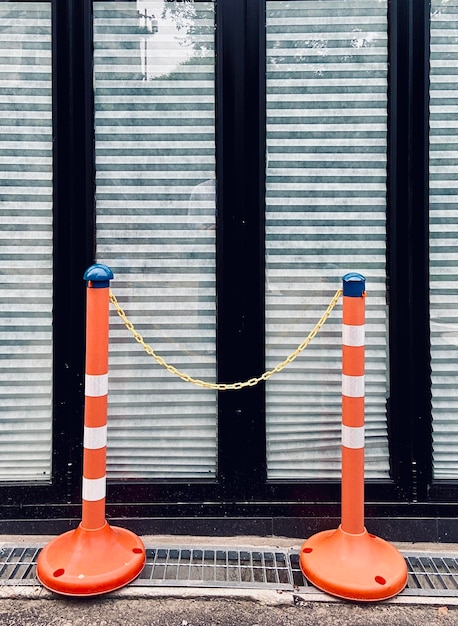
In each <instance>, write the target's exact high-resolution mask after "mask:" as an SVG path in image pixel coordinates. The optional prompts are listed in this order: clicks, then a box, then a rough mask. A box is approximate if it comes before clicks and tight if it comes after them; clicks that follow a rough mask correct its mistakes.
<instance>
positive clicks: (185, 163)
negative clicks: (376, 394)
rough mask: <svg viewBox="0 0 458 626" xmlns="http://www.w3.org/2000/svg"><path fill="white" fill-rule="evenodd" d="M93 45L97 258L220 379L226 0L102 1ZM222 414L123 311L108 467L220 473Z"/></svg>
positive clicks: (149, 320) (144, 317) (160, 326)
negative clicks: (218, 247) (218, 179)
mask: <svg viewBox="0 0 458 626" xmlns="http://www.w3.org/2000/svg"><path fill="white" fill-rule="evenodd" d="M94 47H95V51H94V54H95V60H94V65H95V109H96V114H95V116H96V117H95V124H96V170H97V192H96V204H97V255H98V260H99V261H100V262H103V263H106V264H108V265H109V266H110V267H111V268H112V269H113V271H114V274H115V280H114V281H113V283H112V288H113V291H114V292H115V294H116V295H117V297H118V300H119V303H120V305H121V306H122V307H123V308H124V309H125V311H126V313H127V314H128V316H129V318H130V319H131V321H132V322H133V323H134V325H135V326H136V328H137V330H138V331H139V332H140V333H141V334H142V335H144V337H145V340H146V341H147V342H148V343H150V344H152V345H153V347H154V349H155V350H156V352H158V353H159V354H160V355H161V356H162V357H163V358H165V359H166V360H167V361H168V362H170V363H171V364H173V365H174V366H175V367H177V368H178V369H180V370H183V371H185V372H186V373H190V374H191V375H194V376H198V377H199V378H204V379H208V380H215V378H216V365H215V363H216V358H215V186H214V184H215V183H214V178H215V137H214V126H215V124H214V80H215V77H214V5H213V4H212V3H211V2H198V3H167V2H164V1H163V0H148V1H145V0H143V1H141V0H138V2H137V3H136V4H135V3H132V2H95V3H94ZM216 417H217V404H216V394H215V393H214V392H213V391H208V390H204V389H199V388H197V387H192V386H191V385H189V384H187V383H184V382H182V381H180V380H179V379H178V378H175V377H173V376H171V375H170V374H169V373H167V372H166V371H165V370H163V369H161V368H160V367H159V366H158V365H156V363H155V362H154V361H153V359H152V358H151V357H148V356H147V355H146V353H145V352H144V351H143V350H142V348H141V347H140V346H139V345H138V344H136V343H135V341H134V340H133V339H132V337H131V336H130V335H129V334H128V332H127V331H126V329H125V328H124V326H123V325H122V323H121V321H120V320H119V319H118V318H117V316H116V314H115V313H113V317H112V326H111V336H110V385H109V422H108V423H109V441H108V476H109V477H111V478H129V477H132V478H160V479H162V478H177V479H180V478H181V479H190V478H199V479H205V478H209V479H212V478H214V477H215V474H216V449H217V427H216Z"/></svg>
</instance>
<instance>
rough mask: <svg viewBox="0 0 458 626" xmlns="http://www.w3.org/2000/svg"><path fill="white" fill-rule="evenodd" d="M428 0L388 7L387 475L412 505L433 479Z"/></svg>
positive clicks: (398, 1) (401, 0)
mask: <svg viewBox="0 0 458 626" xmlns="http://www.w3.org/2000/svg"><path fill="white" fill-rule="evenodd" d="M429 11H430V9H429V1H428V0H392V2H391V11H390V57H391V58H390V106H389V120H390V126H389V127H390V136H389V159H388V162H389V176H388V180H389V190H388V211H389V214H388V275H389V294H390V360H391V397H390V404H389V425H390V440H391V459H392V471H393V476H394V478H395V480H396V481H397V483H398V485H399V487H400V489H401V491H402V492H403V494H404V495H405V497H406V498H408V499H409V500H411V501H414V502H415V501H422V500H423V501H424V500H425V499H426V498H427V491H428V485H429V483H430V480H431V471H432V470H431V467H432V442H431V392H430V389H431V375H430V362H429V352H430V342H429V253H428V249H429V241H428V237H429V232H428V223H429V215H428V214H429V180H428V160H429V151H428V118H429Z"/></svg>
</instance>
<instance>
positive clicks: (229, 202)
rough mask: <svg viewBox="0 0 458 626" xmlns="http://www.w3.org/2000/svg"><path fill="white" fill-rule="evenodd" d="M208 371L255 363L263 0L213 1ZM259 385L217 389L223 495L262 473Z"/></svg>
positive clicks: (240, 495)
mask: <svg viewBox="0 0 458 626" xmlns="http://www.w3.org/2000/svg"><path fill="white" fill-rule="evenodd" d="M216 11H217V18H216V22H217V67H216V80H217V113H216V118H217V155H216V157H217V165H216V170H217V208H218V220H217V246H218V252H217V284H218V338H217V346H218V379H219V381H220V382H235V381H243V380H246V379H248V378H252V377H255V376H259V375H260V374H261V373H262V372H263V371H264V336H265V332H264V310H265V305H264V295H265V294H264V206H265V191H264V180H265V104H264V103H265V89H264V81H265V71H264V69H263V68H264V67H265V58H264V47H265V46H264V30H265V27H264V24H265V21H264V0H218V2H217V5H216ZM264 413H265V412H264V385H263V384H260V385H257V386H256V387H249V388H246V389H244V390H242V391H231V392H222V393H220V396H219V427H218V438H219V479H220V481H221V486H222V496H223V498H224V499H230V500H234V501H237V500H245V499H249V498H250V495H252V494H253V493H254V491H255V488H256V485H259V484H260V483H262V482H263V481H264V480H265V417H264Z"/></svg>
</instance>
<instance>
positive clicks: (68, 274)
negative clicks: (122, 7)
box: [53, 0, 95, 503]
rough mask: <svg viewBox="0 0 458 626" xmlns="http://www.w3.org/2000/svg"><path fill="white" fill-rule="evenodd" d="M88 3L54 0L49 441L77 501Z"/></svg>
mask: <svg viewBox="0 0 458 626" xmlns="http://www.w3.org/2000/svg"><path fill="white" fill-rule="evenodd" d="M91 42H92V36H91V1H90V0H54V1H53V136H54V153H53V163H54V172H53V178H54V197H53V208H54V320H53V323H54V332H53V344H54V348H53V361H54V440H53V455H54V462H53V476H54V480H55V482H56V484H57V485H58V486H59V491H60V494H61V498H62V500H64V501H65V502H68V503H70V502H73V501H77V502H78V501H80V487H81V470H82V427H83V405H84V345H85V341H84V337H85V328H84V325H85V314H84V311H85V309H84V306H85V305H84V302H85V283H84V280H83V275H84V271H85V269H86V268H87V267H88V266H89V265H90V264H91V263H92V262H93V258H94V241H95V238H94V206H93V205H94V185H93V178H94V167H93V159H94V155H93V123H92V110H93V107H92V100H93V97H92V76H91V68H92V54H91Z"/></svg>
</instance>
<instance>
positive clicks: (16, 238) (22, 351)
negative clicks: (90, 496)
mask: <svg viewBox="0 0 458 626" xmlns="http://www.w3.org/2000/svg"><path fill="white" fill-rule="evenodd" d="M0 32H1V37H0V70H1V71H0V109H1V112H2V121H1V131H0V134H1V145H2V149H1V154H0V190H1V191H0V200H1V201H0V220H1V228H0V237H1V264H0V275H1V280H0V292H1V304H0V344H1V348H2V349H1V354H0V394H1V428H0V448H1V455H0V480H6V481H8V480H15V481H16V480H28V481H29V480H34V481H35V480H37V481H40V480H46V481H49V479H50V474H51V442H52V437H51V424H52V278H53V276H52V250H53V247H52V93H51V85H52V77H51V6H50V3H44V2H43V3H42V2H7V3H5V2H0Z"/></svg>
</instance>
